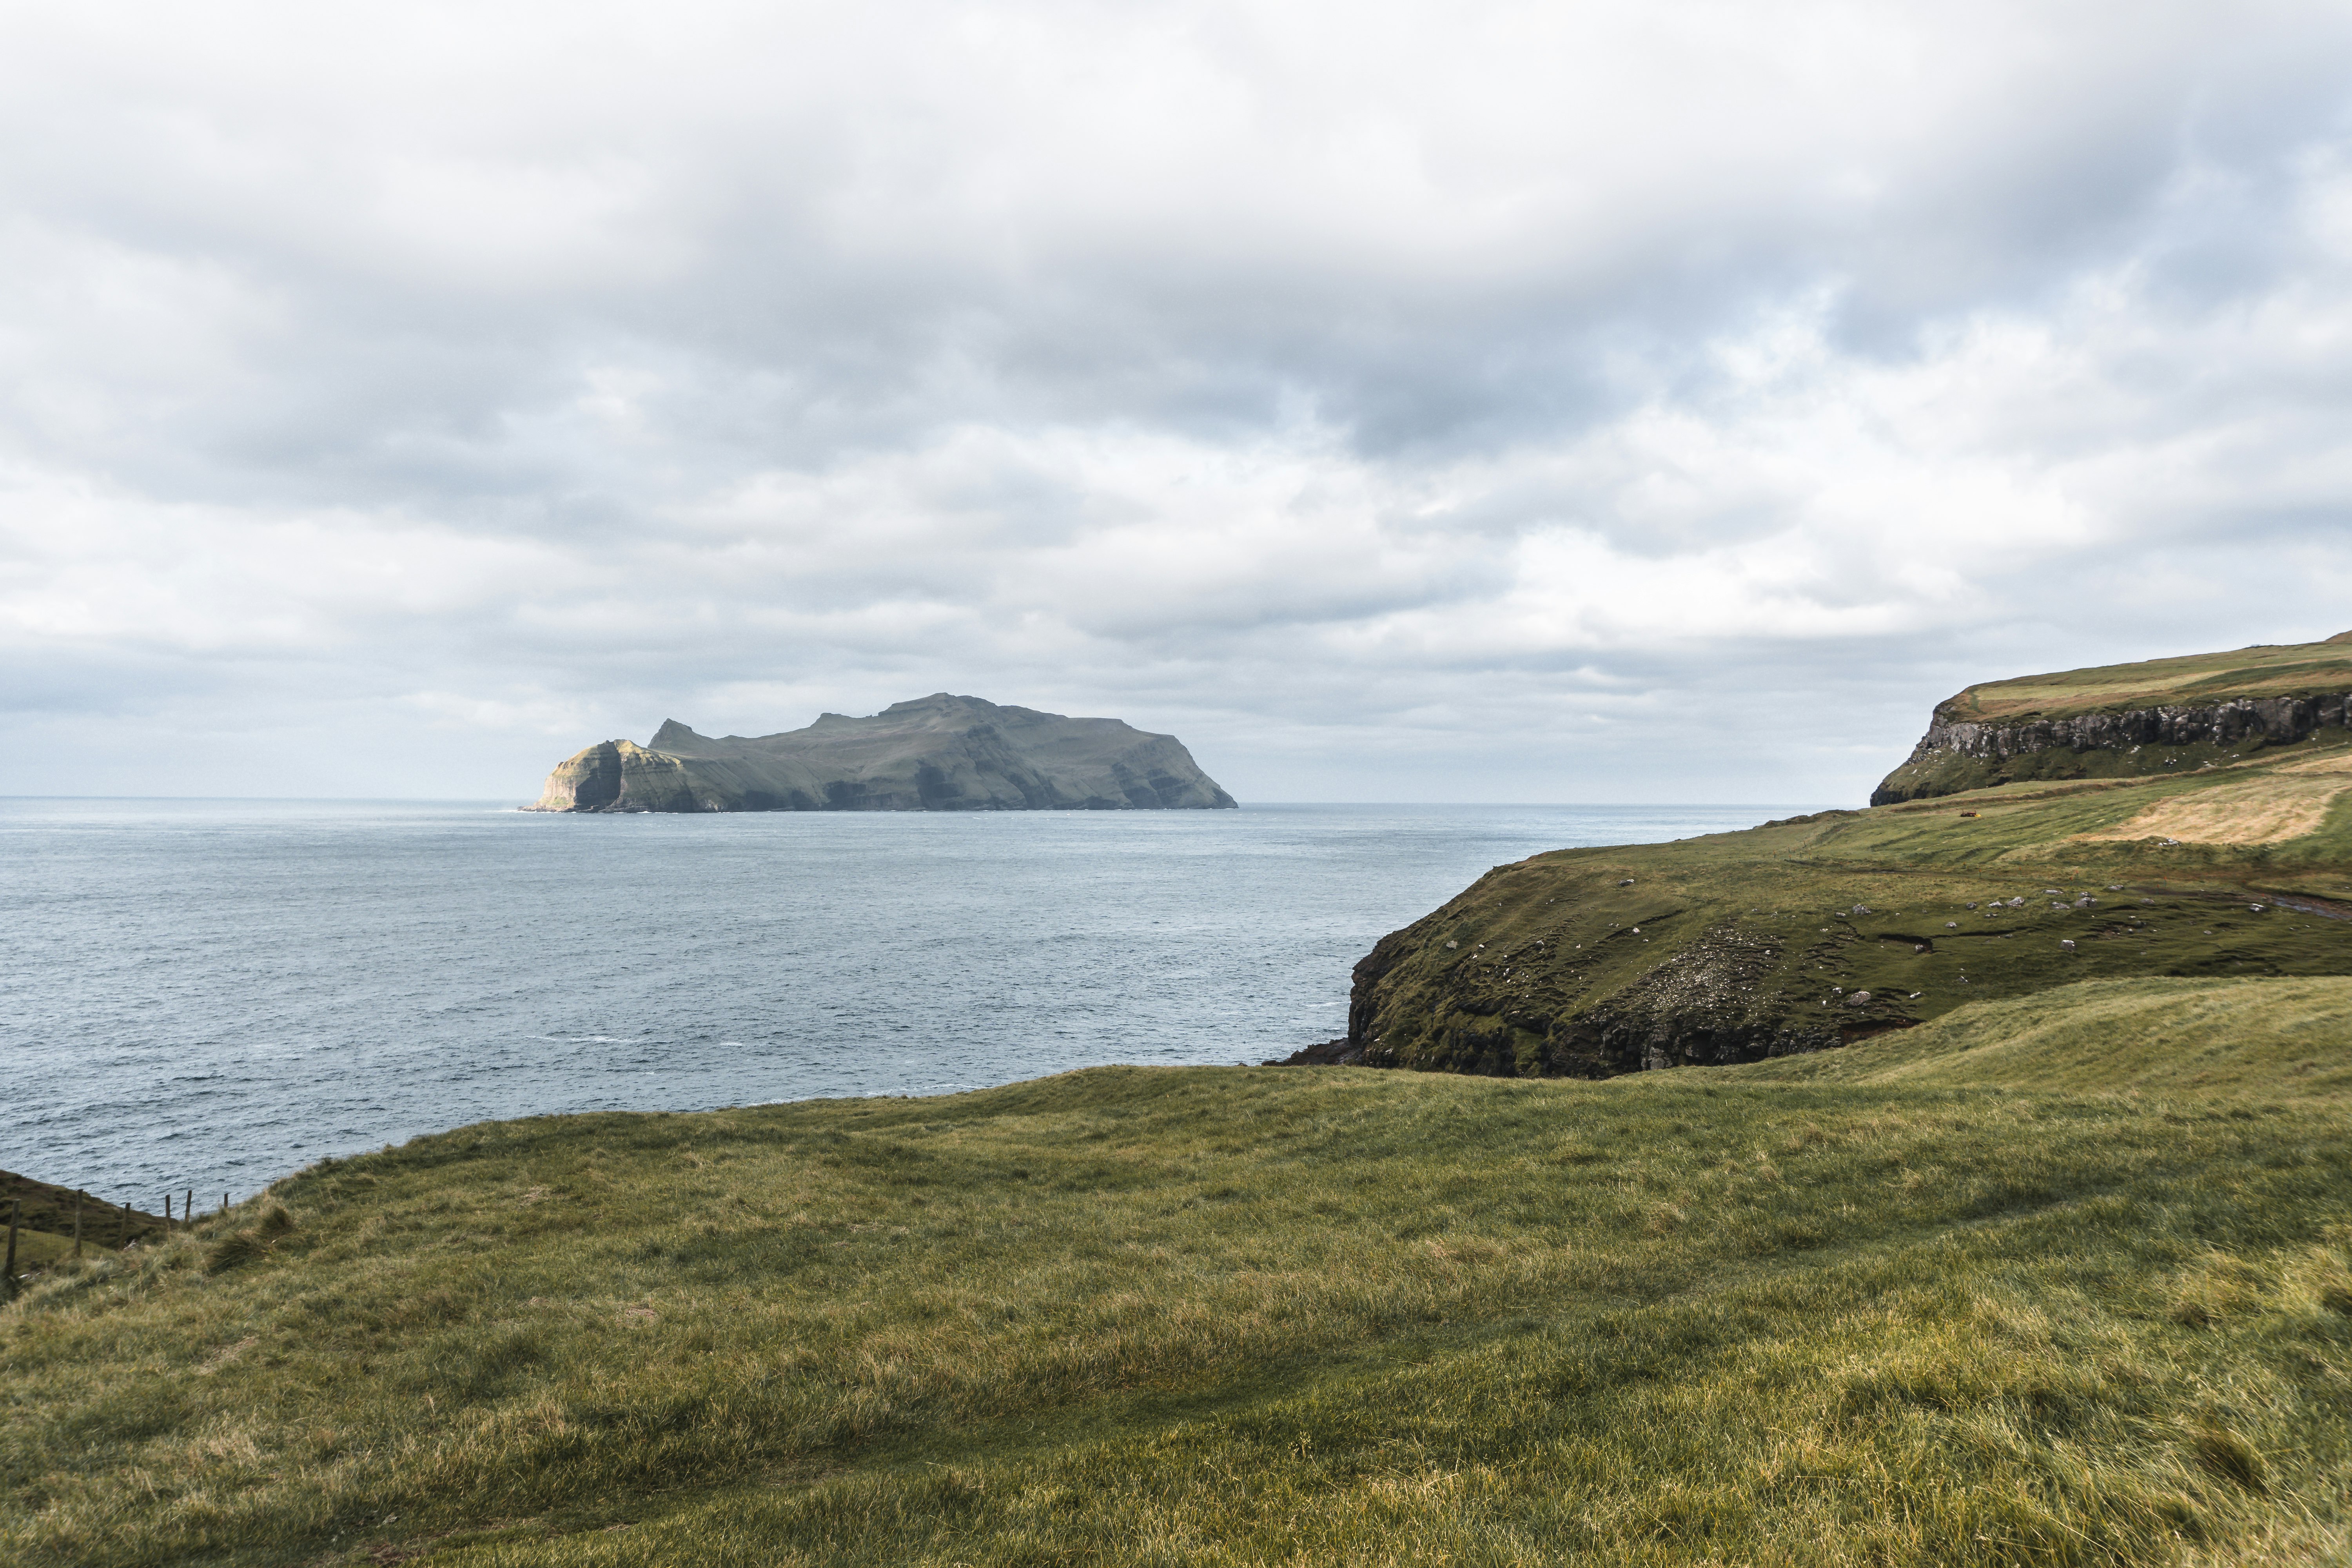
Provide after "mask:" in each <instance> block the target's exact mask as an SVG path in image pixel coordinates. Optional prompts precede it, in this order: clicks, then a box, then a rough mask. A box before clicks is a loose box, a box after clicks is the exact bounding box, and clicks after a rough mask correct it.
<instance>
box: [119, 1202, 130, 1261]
mask: <svg viewBox="0 0 2352 1568" xmlns="http://www.w3.org/2000/svg"><path fill="white" fill-rule="evenodd" d="M130 1245H131V1204H130V1201H129V1200H128V1199H125V1200H124V1202H123V1205H122V1236H121V1239H120V1240H118V1241H117V1242H116V1243H115V1250H116V1251H117V1252H120V1251H121V1250H122V1249H123V1248H124V1247H128V1246H130Z"/></svg>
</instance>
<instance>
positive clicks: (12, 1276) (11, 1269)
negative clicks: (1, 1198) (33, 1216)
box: [5, 1198, 25, 1301]
mask: <svg viewBox="0 0 2352 1568" xmlns="http://www.w3.org/2000/svg"><path fill="white" fill-rule="evenodd" d="M24 1212H25V1200H24V1199H22V1198H10V1199H9V1200H8V1261H7V1264H6V1265H5V1269H6V1274H7V1279H8V1300H11V1301H13V1300H16V1216H17V1215H21V1214H23V1213H24Z"/></svg>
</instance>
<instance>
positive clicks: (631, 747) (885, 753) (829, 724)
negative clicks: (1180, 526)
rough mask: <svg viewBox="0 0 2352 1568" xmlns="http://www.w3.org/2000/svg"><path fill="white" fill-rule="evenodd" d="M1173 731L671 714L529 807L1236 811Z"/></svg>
mask: <svg viewBox="0 0 2352 1568" xmlns="http://www.w3.org/2000/svg"><path fill="white" fill-rule="evenodd" d="M1235 804H1236V803H1235V802H1234V797H1233V796H1231V795H1227V794H1226V793H1225V792H1224V791H1223V789H1222V788H1220V787H1219V786H1218V784H1217V782H1216V781H1215V780H1214V779H1212V778H1210V777H1209V776H1208V774H1206V773H1202V771H1201V769H1200V767H1199V765H1198V764H1196V763H1194V762H1193V761H1192V753H1191V752H1188V751H1186V750H1185V749H1184V746H1183V743H1182V742H1180V741H1178V740H1177V739H1176V737H1175V736H1173V735H1154V734H1149V733H1147V732H1145V731H1140V730H1138V729H1136V728H1134V727H1133V726H1131V725H1129V724H1127V723H1125V722H1123V721H1120V720H1118V719H1070V718H1065V717H1064V716H1063V715H1061V714H1059V713H1041V712H1038V711H1037V710H1034V709H1030V708H1006V707H1000V706H998V705H997V704H996V703H993V702H988V701H983V700H981V699H980V698H977V697H953V696H950V695H949V694H948V693H946V692H944V691H941V692H935V693H933V694H932V695H931V696H929V697H923V698H919V699H917V700H914V701H911V702H894V703H892V704H891V705H890V706H889V707H888V708H887V709H885V710H882V711H881V712H879V713H877V714H874V715H872V716H871V717H869V718H864V719H853V718H850V717H848V716H847V715H845V714H840V713H826V714H824V715H822V716H820V717H819V718H818V720H817V721H816V722H815V723H814V724H811V725H809V726H808V727H807V728H805V729H801V730H789V731H783V732H782V733H781V734H774V735H761V736H758V737H754V738H749V739H747V738H745V737H742V736H740V735H728V736H723V737H720V738H718V739H713V738H711V737H709V736H707V735H698V734H696V733H695V732H694V731H692V730H690V729H688V727H687V726H685V725H684V724H681V723H679V722H678V721H677V720H675V719H672V720H668V721H665V722H664V723H663V725H662V727H661V728H660V729H659V730H658V731H655V733H654V736H653V739H652V740H651V741H650V742H648V743H646V745H643V746H640V745H637V744H635V742H630V741H606V742H602V743H601V744H598V745H593V746H590V747H588V748H587V749H586V750H584V751H583V752H578V753H577V754H575V755H573V756H572V757H571V758H570V759H568V760H567V761H565V762H564V763H561V764H560V765H559V766H558V767H557V768H556V770H555V771H554V772H553V773H550V774H549V775H548V778H547V785H546V787H545V789H544V790H542V791H541V794H540V797H539V801H538V803H537V804H536V805H532V806H530V807H529V808H528V809H530V810H532V811H571V812H656V811H657V812H677V811H1050V810H1083V811H1110V810H1135V809H1145V810H1168V809H1177V808H1188V807H1211V808H1219V807H1231V806H1233V805H1235Z"/></svg>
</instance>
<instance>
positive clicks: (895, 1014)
mask: <svg viewBox="0 0 2352 1568" xmlns="http://www.w3.org/2000/svg"><path fill="white" fill-rule="evenodd" d="M1801 809H1806V808H1804V807H1790V806H1458V805H1454V806H1362V805H1348V806H1317V805H1289V806H1284V805H1262V806H1251V807H1247V808H1245V809H1244V810H1241V811H1215V812H1209V811H1180V812H1006V813H974V814H948V813H940V814H927V813H893V814H846V813H843V814H836V813H811V814H797V813H779V814H758V815H740V816H537V815H532V814H529V813H522V812H517V811H515V810H512V809H511V808H510V807H508V806H504V805H493V804H490V803H470V804H469V803H455V804H449V803H432V804H419V803H413V802H409V803H383V802H354V801H332V802H288V801H251V802H242V801H151V800H137V801H124V800H25V799H18V800H0V894H5V898H0V953H5V963H0V1071H5V1075H6V1082H7V1084H8V1086H9V1090H10V1092H9V1096H8V1099H9V1114H8V1115H7V1117H6V1119H5V1124H0V1168H5V1169H9V1170H14V1171H19V1172H23V1173H27V1174H31V1175H35V1176H38V1177H40V1178H42V1179H44V1180H47V1181H55V1182H62V1183H67V1184H73V1185H79V1186H83V1187H87V1188H88V1189H89V1191H90V1192H92V1193H93V1194H102V1195H105V1196H106V1197H108V1198H110V1200H112V1201H117V1202H120V1201H122V1200H124V1199H130V1200H131V1201H134V1202H136V1203H138V1204H139V1205H141V1206H142V1207H152V1206H154V1205H158V1204H159V1203H160V1202H161V1194H162V1193H163V1191H165V1190H166V1189H167V1188H169V1189H173V1190H177V1189H182V1188H185V1187H189V1186H194V1187H195V1188H196V1189H197V1190H198V1191H199V1192H200V1193H204V1194H211V1196H210V1198H209V1199H208V1200H207V1201H217V1200H218V1198H219V1196H220V1194H222V1193H223V1192H224V1191H228V1192H235V1193H238V1194H243V1193H246V1192H249V1191H251V1190H253V1189H255V1188H257V1187H259V1186H261V1185H263V1184H266V1183H268V1182H269V1181H270V1180H272V1179H274V1178H275V1177H277V1176H278V1175H281V1174H283V1173H287V1172H289V1171H291V1170H294V1169H296V1168H298V1167H299V1166H301V1165H304V1164H307V1163H310V1162H311V1161H313V1160H316V1159H318V1158H319V1157H320V1156H321V1155H325V1154H340V1153H348V1152H353V1151H356V1150H361V1149H368V1148H373V1147H376V1146H378V1145H381V1144H383V1143H385V1142H397V1141H400V1140H404V1139H406V1138H409V1137H411V1136H413V1135H415V1134H417V1133H420V1132H429V1131H439V1130H442V1129H445V1128H449V1127H454V1126H460V1125H463V1124H464V1123H466V1122H469V1121H480V1120H483V1119H485V1118H490V1117H512V1116H528V1115H532V1114H536V1113H540V1112H545V1111H558V1110H610V1109H635V1110H656V1109H658V1110H700V1109H708V1108H709V1107H713V1106H721V1105H739V1104H750V1103H755V1102H761V1101H768V1100H796V1099H803V1098H807V1097H810V1096H817V1095H863V1094H929V1093H938V1092H941V1091H945V1090H950V1089H962V1088H970V1087H975V1086H979V1085H983V1084H994V1083H1004V1082H1009V1081H1012V1080H1013V1079H1024V1078H1033V1077H1036V1076H1038V1075H1040V1074H1044V1073H1051V1072H1059V1071H1062V1070H1064V1069H1066V1068H1075V1067H1082V1066H1088V1065H1092V1064H1097V1063H1103V1062H1152V1063H1223V1062H1234V1061H1257V1060H1260V1059H1262V1058H1266V1057H1269V1056H1275V1055H1280V1054H1286V1053H1288V1052H1289V1051H1291V1050H1292V1049H1294V1048H1296V1047H1298V1046H1301V1045H1305V1044H1307V1043H1308V1042H1310V1041H1315V1040H1323V1039H1328V1038H1330V1037H1333V1036H1335V1035H1338V1034H1340V1033H1342V1032H1343V1031H1344V1029H1345V1026H1346V1020H1347V1001H1348V978H1349V969H1350V968H1351V967H1352V966H1353V965H1354V963H1355V962H1356V960H1357V959H1359V958H1360V957H1362V956H1363V954H1364V953H1365V952H1366V951H1368V950H1369V949H1370V946H1371V944H1372V943H1373V942H1374V941H1376V940H1377V939H1378V938H1379V937H1380V936H1381V934H1382V933H1383V932H1385V931H1391V930H1393V929H1395V928H1396V927H1398V926H1400V925H1402V924H1405V923H1406V922H1408V921H1412V920H1414V919H1416V918H1418V917H1419V916H1421V915H1423V914H1425V913H1427V912H1428V911H1429V910H1431V909H1433V908H1434V907H1435V906H1437V905H1438V904H1440V903H1443V902H1444V900H1446V899H1448V898H1450V897H1452V896H1453V895H1454V893H1455V892H1458V891H1459V890H1460V889H1462V888H1463V887H1464V886H1465V885H1466V884H1467V883H1469V882H1470V881H1471V880H1473V879H1475V878H1476V877H1477V876H1478V875H1479V874H1480V873H1482V872H1484V871H1486V869H1487V868H1489V867H1492V866H1496V865H1499V864H1502V863H1504V862H1506V861H1510V860H1517V859H1520V858H1524V857H1525V856H1528V855H1529V854H1532V853H1534V852H1536V851H1538V850H1541V849H1551V848H1559V847H1566V846H1570V845H1589V844H1622V843H1643V842H1651V841H1655V840H1659V839H1664V838H1676V837H1686V836H1688V835H1691V834H1696V833H1706V832H1716V831H1719V830H1722V829H1725V828H1732V827H1743V826H1748V825H1750V824H1752V823H1755V822H1758V821H1760V820H1762V819H1763V818H1765V817H1767V816H1781V815H1787V814H1788V813H1789V812H1790V811H1794V810H1801Z"/></svg>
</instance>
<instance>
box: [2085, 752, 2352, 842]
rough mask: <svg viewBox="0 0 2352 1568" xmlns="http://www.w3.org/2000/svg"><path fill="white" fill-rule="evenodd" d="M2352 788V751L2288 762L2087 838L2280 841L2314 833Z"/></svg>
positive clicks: (2181, 798) (2152, 809) (2159, 805)
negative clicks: (2331, 809)
mask: <svg viewBox="0 0 2352 1568" xmlns="http://www.w3.org/2000/svg"><path fill="white" fill-rule="evenodd" d="M2347 789H2352V756H2345V755H2342V754H2340V753H2339V754H2337V755H2334V756H2326V757H2313V758H2311V759H2310V760H2309V761H2307V762H2301V763H2288V764H2287V765H2286V766H2284V767H2282V768H2277V769H2274V770H2273V771H2271V772H2269V773H2265V774H2263V776H2262V777H2261V778H2257V779H2249V780H2247V781H2246V782H2245V783H2244V784H2216V785H2214V786H2213V787H2212V788H2211V789H2206V790H2200V791H2198V792H2197V793H2196V794H2194V795H2177V796H2175V797H2173V798H2172V799H2170V800H2166V801H2159V802H2158V803H2157V804H2156V805H2152V806H2149V807H2148V808H2147V810H2146V811H2143V812H2141V813H2140V814H2139V815H2138V816H2135V817H2133V818H2132V819H2131V820H2130V821H2128V822H2120V823H2117V824H2116V826H2113V827H2110V828H2106V829H2105V830H2104V831H2101V832H2098V833H2084V834H2078V835H2076V837H2081V838H2088V839H2137V838H2179V839H2183V840H2186V841H2187V842H2189V843H2192V844H2278V843H2283V842H2284V841H2285V840H2287V839H2289V838H2300V837H2303V836H2304V835H2305V834H2306V833H2316V832H2318V831H2319V825H2320V824H2321V823H2322V822H2324V821H2326V817H2327V808H2328V807H2329V806H2330V805H2334V804H2335V801H2336V796H2337V795H2342V794H2343V793H2344V792H2345V791H2346V790H2347Z"/></svg>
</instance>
